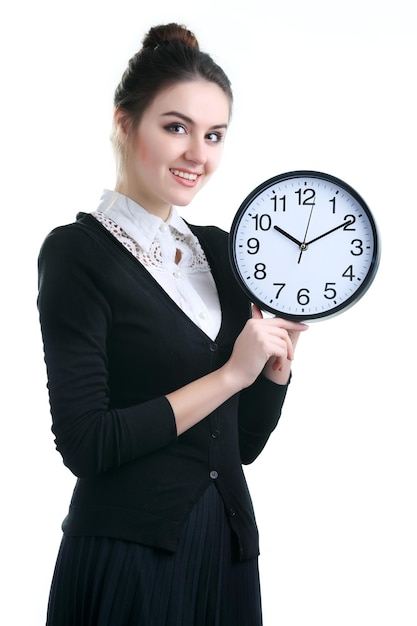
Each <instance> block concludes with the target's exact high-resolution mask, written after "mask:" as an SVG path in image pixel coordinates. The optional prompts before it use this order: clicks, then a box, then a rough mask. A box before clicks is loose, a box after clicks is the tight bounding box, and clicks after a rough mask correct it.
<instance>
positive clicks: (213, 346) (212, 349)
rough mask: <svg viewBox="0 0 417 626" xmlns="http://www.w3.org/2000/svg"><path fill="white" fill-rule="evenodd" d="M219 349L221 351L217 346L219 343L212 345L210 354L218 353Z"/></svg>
mask: <svg viewBox="0 0 417 626" xmlns="http://www.w3.org/2000/svg"><path fill="white" fill-rule="evenodd" d="M218 349H219V346H218V345H217V343H211V344H210V352H216V351H217V350H218Z"/></svg>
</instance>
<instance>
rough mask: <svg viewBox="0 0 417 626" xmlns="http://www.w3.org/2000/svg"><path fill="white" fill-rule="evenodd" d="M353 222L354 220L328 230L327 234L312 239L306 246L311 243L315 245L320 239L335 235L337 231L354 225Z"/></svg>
mask: <svg viewBox="0 0 417 626" xmlns="http://www.w3.org/2000/svg"><path fill="white" fill-rule="evenodd" d="M353 221H354V220H350V222H343V224H339V226H335V227H334V228H332V229H331V230H328V231H327V232H326V233H323V234H322V235H319V236H318V237H314V239H310V241H307V242H306V246H309V245H310V244H311V243H314V242H315V241H318V240H319V239H322V238H323V237H326V235H330V233H334V232H335V230H339V228H344V227H345V226H349V225H350V224H353Z"/></svg>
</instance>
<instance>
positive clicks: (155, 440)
mask: <svg viewBox="0 0 417 626" xmlns="http://www.w3.org/2000/svg"><path fill="white" fill-rule="evenodd" d="M99 252H100V250H99V249H97V247H96V246H94V245H93V242H92V241H91V240H90V239H89V237H88V236H86V234H85V233H84V232H82V231H80V230H78V229H76V228H75V227H74V228H73V229H72V230H63V229H58V230H56V231H55V232H54V233H52V234H51V235H50V236H49V237H48V238H47V239H46V241H45V243H44V245H43V247H42V249H41V252H40V255H39V297H38V308H39V314H40V322H41V328H42V335H43V341H44V351H45V361H46V364H47V372H48V387H49V394H50V404H51V412H52V417H53V426H52V430H53V432H54V434H55V436H56V446H57V449H58V450H59V452H60V453H61V454H62V456H63V459H64V463H65V464H66V465H67V466H68V467H69V468H70V469H71V470H72V471H73V473H74V474H76V475H77V476H87V475H91V474H95V473H100V472H104V471H107V470H109V469H110V468H114V467H118V466H120V465H121V464H123V463H126V462H128V461H131V460H132V459H134V458H137V457H138V456H141V455H145V454H148V453H149V452H152V451H153V450H155V449H158V448H161V447H163V446H165V445H167V444H169V443H171V442H173V441H175V440H176V436H177V435H176V427H175V420H174V416H173V413H172V409H171V406H170V404H169V402H168V401H167V400H166V398H165V397H164V396H163V395H161V396H160V397H157V398H155V399H151V400H148V401H145V402H143V403H140V404H137V405H134V406H130V407H127V408H120V407H119V408H117V407H111V405H110V396H109V386H108V385H109V376H110V372H109V362H108V340H109V336H108V334H109V332H110V326H111V323H112V315H113V313H112V303H111V301H110V300H109V298H107V297H106V290H105V287H104V286H103V278H102V274H101V273H100V272H97V271H96V269H95V268H97V267H99V266H100V260H99V259H98V258H97V254H99ZM138 358H140V355H138Z"/></svg>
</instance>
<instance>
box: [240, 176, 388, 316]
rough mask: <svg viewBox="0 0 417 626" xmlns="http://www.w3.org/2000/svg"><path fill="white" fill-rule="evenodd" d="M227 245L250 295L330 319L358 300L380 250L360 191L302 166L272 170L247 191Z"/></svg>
mask: <svg viewBox="0 0 417 626" xmlns="http://www.w3.org/2000/svg"><path fill="white" fill-rule="evenodd" d="M229 245H230V249H229V251H230V258H231V263H232V267H233V269H234V272H235V275H236V278H237V280H238V282H239V283H240V285H241V287H242V288H243V290H244V291H245V292H246V294H247V295H248V296H249V298H250V299H251V301H252V302H255V303H256V304H258V306H259V307H260V308H261V309H263V310H266V311H269V312H270V313H274V314H275V315H278V316H281V317H286V318H288V319H297V320H314V319H320V318H325V317H329V316H331V315H335V314H337V313H340V312H342V311H343V310H345V309H346V308H348V307H350V306H352V304H354V303H355V302H357V300H358V299H359V298H360V297H361V296H362V295H363V294H364V293H365V292H366V290H367V289H368V287H369V286H370V284H371V282H372V280H373V278H374V277H375V274H376V271H377V268H378V263H379V253H380V250H379V248H380V247H379V240H378V232H377V228H376V225H375V221H374V219H373V217H372V214H371V212H370V210H369V208H368V207H367V205H366V204H365V202H364V201H363V200H362V198H361V197H360V196H359V194H358V193H357V192H356V191H355V190H354V189H353V188H352V187H350V186H349V185H347V184H346V183H344V182H343V181H341V180H340V179H338V178H336V177H334V176H330V175H329V174H323V173H320V172H312V171H305V170H302V171H297V172H289V173H286V174H280V175H278V176H275V177H274V178H271V179H270V180H268V181H266V182H264V183H263V184H262V185H260V186H259V187H257V188H256V189H255V190H254V191H253V192H252V193H251V194H249V196H248V197H247V198H246V199H245V200H244V202H243V203H242V205H241V206H240V208H239V210H238V212H237V213H236V216H235V218H234V221H233V224H232V227H231V232H230V239H229Z"/></svg>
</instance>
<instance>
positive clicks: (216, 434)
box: [211, 430, 220, 439]
mask: <svg viewBox="0 0 417 626" xmlns="http://www.w3.org/2000/svg"><path fill="white" fill-rule="evenodd" d="M219 435H220V431H219V430H213V432H212V433H211V436H212V438H213V439H217V437H218V436H219Z"/></svg>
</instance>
